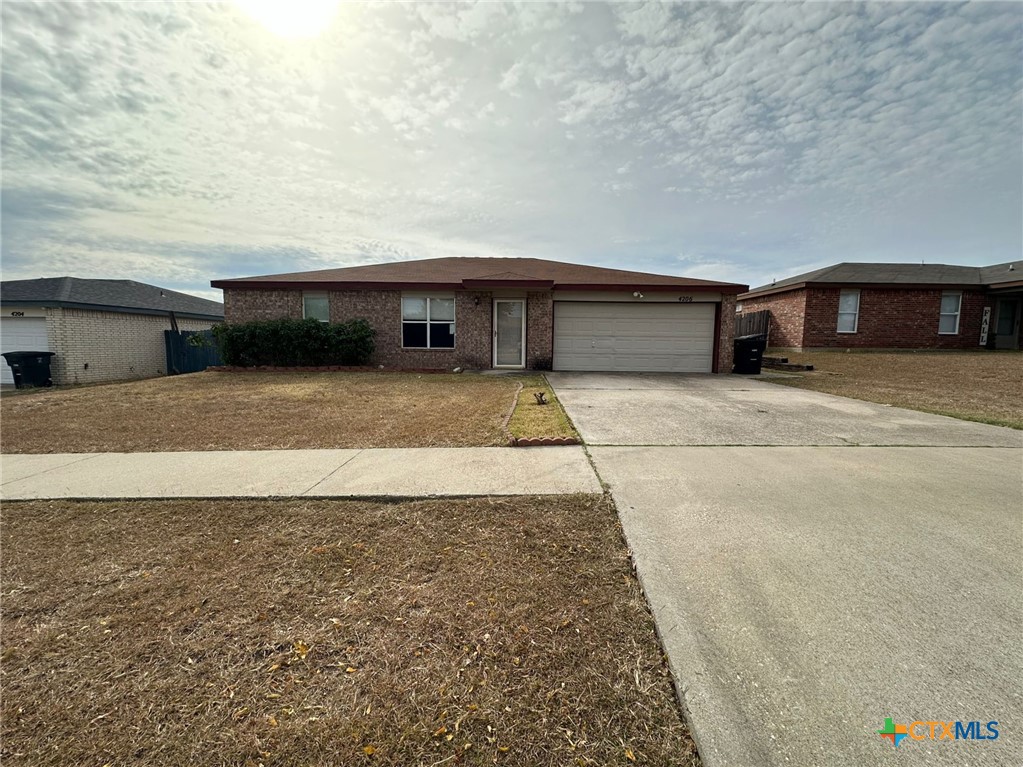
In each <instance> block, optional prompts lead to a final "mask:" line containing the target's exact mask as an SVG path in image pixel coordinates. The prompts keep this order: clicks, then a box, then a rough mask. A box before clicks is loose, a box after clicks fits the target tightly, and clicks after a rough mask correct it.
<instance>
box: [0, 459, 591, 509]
mask: <svg viewBox="0 0 1023 767" xmlns="http://www.w3.org/2000/svg"><path fill="white" fill-rule="evenodd" d="M600 491H601V488H600V483H599V482H598V480H597V477H596V475H595V474H594V472H593V469H592V467H591V466H590V463H589V461H588V460H587V458H586V454H585V453H584V452H583V449H582V448H581V447H531V448H521V449H512V448H505V447H478V448H406V449H396V448H395V449H392V448H380V449H367V450H261V451H224V452H194V453H187V452H180V453H74V454H55V455H3V456H0V499H3V500H6V501H13V500H27V499H36V498H263V497H282V496H287V497H297V496H305V497H311V498H325V497H326V498H333V497H337V498H345V497H366V496H373V497H377V496H380V497H383V496H389V497H427V496H470V495H553V494H566V493H599V492H600Z"/></svg>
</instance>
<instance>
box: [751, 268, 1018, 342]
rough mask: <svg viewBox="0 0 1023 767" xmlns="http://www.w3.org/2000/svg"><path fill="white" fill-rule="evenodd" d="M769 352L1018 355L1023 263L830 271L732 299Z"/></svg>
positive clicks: (807, 274) (815, 272)
mask: <svg viewBox="0 0 1023 767" xmlns="http://www.w3.org/2000/svg"><path fill="white" fill-rule="evenodd" d="M738 301H739V309H740V311H741V312H743V313H747V312H756V311H761V310H767V311H769V312H770V316H771V330H770V337H769V339H768V343H769V345H770V346H771V347H773V348H777V349H792V350H814V349H836V348H840V349H847V348H856V349H868V348H869V349H972V348H977V347H979V346H985V347H989V348H996V349H1019V348H1020V333H1019V329H1020V313H1021V303H1023V262H1020V261H1016V262H1013V263H1006V264H998V265H995V266H983V267H978V266H944V265H940V264H848V263H844V264H836V265H835V266H829V267H827V268H824V269H818V270H817V271H814V272H808V273H806V274H800V275H797V276H796V277H790V278H788V279H786V280H781V281H779V282H775V283H771V284H770V285H764V286H762V287H759V288H755V289H753V290H751V291H749V292H748V293H744V294H742V295H740V296H739V298H738Z"/></svg>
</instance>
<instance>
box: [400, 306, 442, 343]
mask: <svg viewBox="0 0 1023 767" xmlns="http://www.w3.org/2000/svg"><path fill="white" fill-rule="evenodd" d="M401 345H402V347H403V348H405V349H453V348H455V299H454V298H453V297H450V296H402V297H401Z"/></svg>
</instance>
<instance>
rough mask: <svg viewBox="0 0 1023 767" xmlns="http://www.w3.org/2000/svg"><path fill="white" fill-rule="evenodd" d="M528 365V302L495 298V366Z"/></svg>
mask: <svg viewBox="0 0 1023 767" xmlns="http://www.w3.org/2000/svg"><path fill="white" fill-rule="evenodd" d="M525 366H526V302H525V301H521V300H506V299H500V298H498V299H494V367H495V368H524V367H525Z"/></svg>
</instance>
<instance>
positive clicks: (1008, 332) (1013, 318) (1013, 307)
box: [995, 298, 1019, 349]
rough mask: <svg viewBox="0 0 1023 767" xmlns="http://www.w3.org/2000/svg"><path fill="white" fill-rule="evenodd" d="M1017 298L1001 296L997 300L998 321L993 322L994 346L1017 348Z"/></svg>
mask: <svg viewBox="0 0 1023 767" xmlns="http://www.w3.org/2000/svg"><path fill="white" fill-rule="evenodd" d="M1018 334H1019V299H1017V298H1002V299H999V301H998V322H997V323H996V324H995V348H996V349H1018V348H1019V339H1018V338H1017V336H1018Z"/></svg>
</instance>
